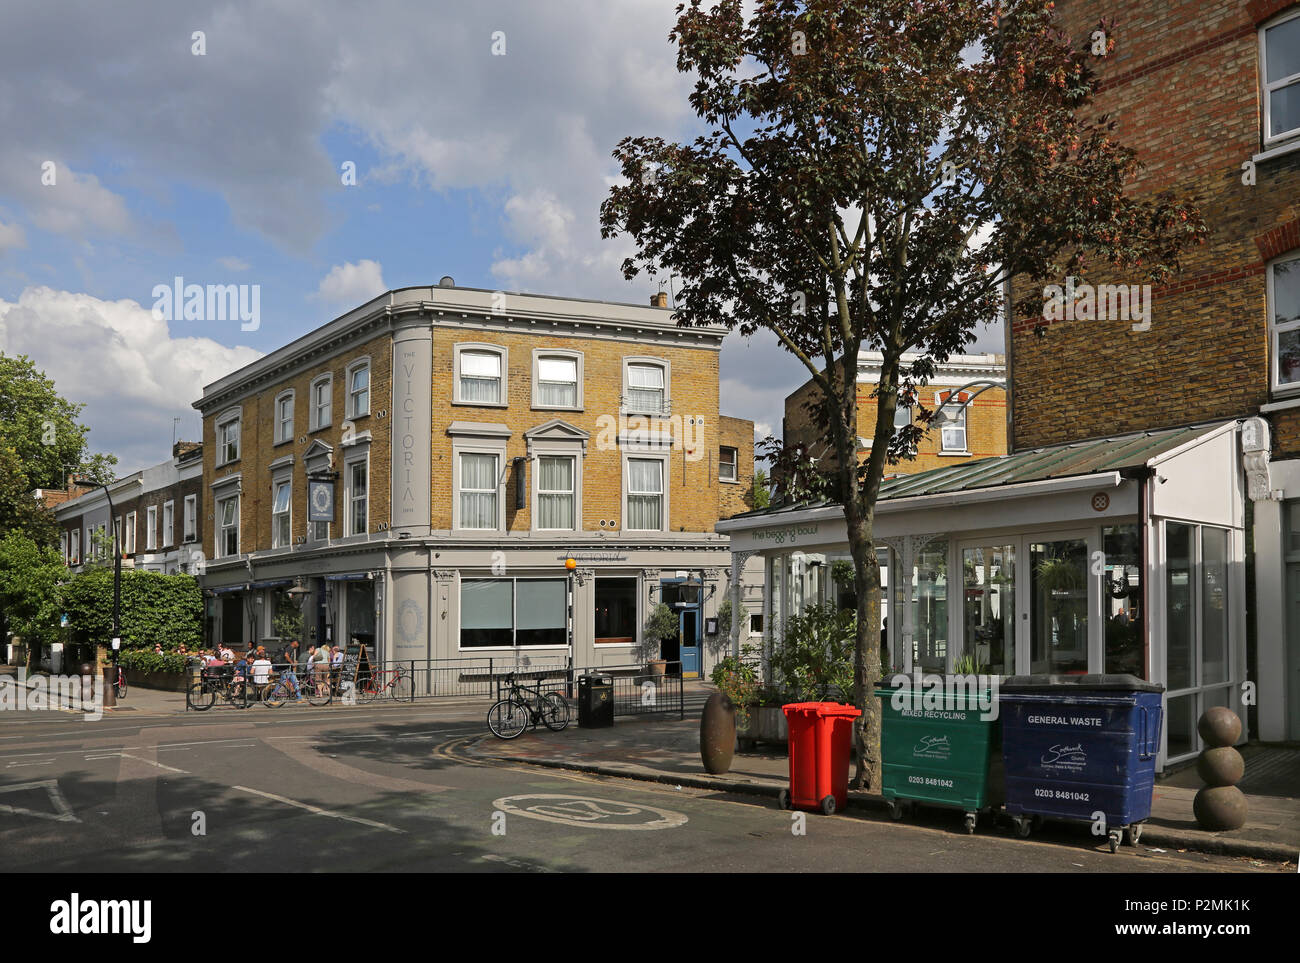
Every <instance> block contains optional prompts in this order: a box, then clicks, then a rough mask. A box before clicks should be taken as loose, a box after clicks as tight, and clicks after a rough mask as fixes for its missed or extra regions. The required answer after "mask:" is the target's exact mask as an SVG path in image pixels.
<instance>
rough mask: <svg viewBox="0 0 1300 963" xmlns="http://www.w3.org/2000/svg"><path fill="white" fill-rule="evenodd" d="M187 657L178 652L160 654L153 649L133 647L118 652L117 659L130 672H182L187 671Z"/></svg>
mask: <svg viewBox="0 0 1300 963" xmlns="http://www.w3.org/2000/svg"><path fill="white" fill-rule="evenodd" d="M185 658H186V657H185V656H183V655H180V654H178V653H176V652H163V653H162V654H161V655H160V654H159V653H157V652H154V651H153V650H151V649H131V650H128V651H124V652H120V653H118V657H117V661H118V663H119V664H120V665H122V666H123V667H124V668H125V669H126V670H127V671H128V672H173V673H182V672H184V671H185Z"/></svg>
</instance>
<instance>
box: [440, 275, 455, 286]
mask: <svg viewBox="0 0 1300 963" xmlns="http://www.w3.org/2000/svg"><path fill="white" fill-rule="evenodd" d="M455 286H456V279H455V278H454V277H452V276H451V275H450V274H444V275H443V276H442V277H441V278H440V279H439V280H438V287H440V288H454V287H455Z"/></svg>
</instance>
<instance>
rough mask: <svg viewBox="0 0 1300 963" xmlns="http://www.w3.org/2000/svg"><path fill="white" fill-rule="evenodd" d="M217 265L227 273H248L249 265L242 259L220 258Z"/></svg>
mask: <svg viewBox="0 0 1300 963" xmlns="http://www.w3.org/2000/svg"><path fill="white" fill-rule="evenodd" d="M217 263H218V264H220V265H221V266H222V267H223V268H225V269H226V270H227V271H247V270H248V268H249V264H248V262H247V261H245V260H244V259H243V258H242V257H219V258H217Z"/></svg>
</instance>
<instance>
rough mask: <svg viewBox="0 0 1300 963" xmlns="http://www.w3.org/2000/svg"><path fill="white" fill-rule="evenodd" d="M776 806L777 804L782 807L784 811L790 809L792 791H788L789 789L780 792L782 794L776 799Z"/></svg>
mask: <svg viewBox="0 0 1300 963" xmlns="http://www.w3.org/2000/svg"><path fill="white" fill-rule="evenodd" d="M776 804H777V805H778V806H780V807H781V808H782V809H789V808H790V790H788V789H782V790H781V792H780V794H779V795H778V796H777V797H776Z"/></svg>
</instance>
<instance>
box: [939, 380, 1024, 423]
mask: <svg viewBox="0 0 1300 963" xmlns="http://www.w3.org/2000/svg"><path fill="white" fill-rule="evenodd" d="M976 385H983V386H984V387H982V388H980V390H979V391H976V392H975V393H974V394H972V395H971V396H970V397H968V398H967V399H966V400H965V401H957V399H958V398H960V397H961V395H962V393H963V392H964V391H966V389H967V388H974V387H975V386H976ZM990 388H1001V389H1002V390H1003V391H1005V390H1006V388H1007V383H1006V382H1005V381H990V380H988V379H985V378H978V379H976V380H975V381H969V382H967V383H966V384H964V385H962V386H961V387H960V388H956V389H954V390H952V391H950V392H948V400H946V401H945V402H943V403H942V404H941V405H939V407H938V408H936V409H935V410H934V416H933V417H932V418H931V419H930V423H931V424H933V425H943V424H944V423H946V422H948V421H950V420H952V421H955V420H956V418H957V415H945V414H944V413H943V409H945V408H947V407H948V406H949V405H951V404H953V403H954V402H956V403H957V410H958V412H960V411H962V410H964V409H965V408H967V407H969V406H970V403H971V402H972V401H974V400H975V399H976V398H978V397H979V396H980V395H982V394H984V392H986V391H988V390H989V389H990Z"/></svg>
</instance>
